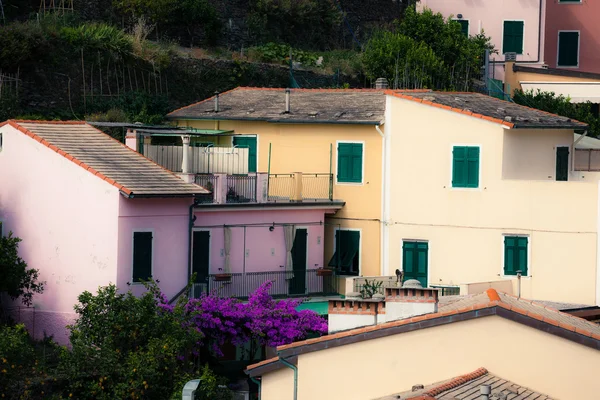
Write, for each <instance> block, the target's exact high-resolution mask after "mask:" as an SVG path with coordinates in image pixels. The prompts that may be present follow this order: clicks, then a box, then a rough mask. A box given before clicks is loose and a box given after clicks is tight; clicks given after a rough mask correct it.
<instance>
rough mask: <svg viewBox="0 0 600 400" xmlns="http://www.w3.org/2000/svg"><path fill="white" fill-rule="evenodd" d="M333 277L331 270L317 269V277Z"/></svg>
mask: <svg viewBox="0 0 600 400" xmlns="http://www.w3.org/2000/svg"><path fill="white" fill-rule="evenodd" d="M331 275H333V270H331V269H318V270H317V276H331Z"/></svg>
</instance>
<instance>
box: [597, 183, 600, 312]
mask: <svg viewBox="0 0 600 400" xmlns="http://www.w3.org/2000/svg"><path fill="white" fill-rule="evenodd" d="M597 212H598V215H597V216H596V305H597V306H600V232H599V230H600V181H598V208H597Z"/></svg>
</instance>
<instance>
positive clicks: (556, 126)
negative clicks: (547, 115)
mask: <svg viewBox="0 0 600 400" xmlns="http://www.w3.org/2000/svg"><path fill="white" fill-rule="evenodd" d="M588 128H589V126H588V125H584V126H573V125H554V126H551V125H520V124H514V126H513V129H573V130H584V129H585V130H586V131H587V129H588Z"/></svg>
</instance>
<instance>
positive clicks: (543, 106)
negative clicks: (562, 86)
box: [513, 90, 600, 137]
mask: <svg viewBox="0 0 600 400" xmlns="http://www.w3.org/2000/svg"><path fill="white" fill-rule="evenodd" d="M513 101H514V102H515V103H517V104H521V105H524V106H527V107H531V108H537V109H538V110H542V111H547V112H550V113H553V114H558V115H562V116H563V117H569V118H573V119H575V120H577V121H581V122H585V123H586V124H588V125H589V126H590V128H589V131H588V132H589V133H588V134H589V136H593V137H600V118H599V117H598V116H595V115H594V114H593V113H592V103H590V102H589V101H588V102H585V103H578V104H575V103H571V99H570V98H568V97H565V96H563V95H556V94H555V93H554V92H542V91H540V90H537V91H535V92H534V91H533V90H529V91H527V92H523V91H522V90H515V93H514V95H513Z"/></svg>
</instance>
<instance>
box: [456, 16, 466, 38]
mask: <svg viewBox="0 0 600 400" xmlns="http://www.w3.org/2000/svg"><path fill="white" fill-rule="evenodd" d="M455 21H456V22H458V23H459V24H460V31H461V32H462V34H463V35H465V36H467V37H468V36H469V21H466V20H464V19H457V20H455Z"/></svg>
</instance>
